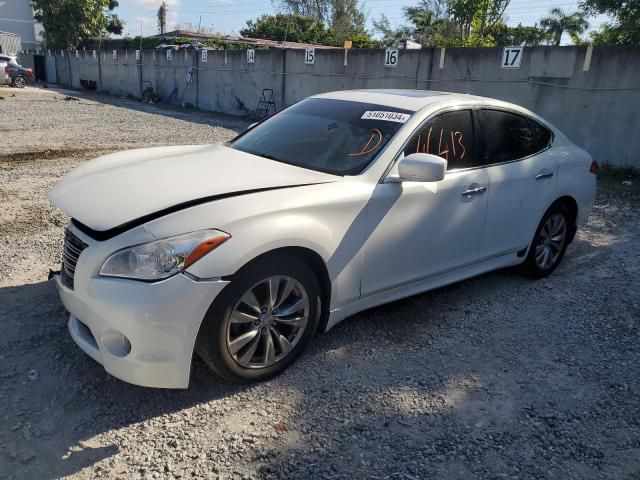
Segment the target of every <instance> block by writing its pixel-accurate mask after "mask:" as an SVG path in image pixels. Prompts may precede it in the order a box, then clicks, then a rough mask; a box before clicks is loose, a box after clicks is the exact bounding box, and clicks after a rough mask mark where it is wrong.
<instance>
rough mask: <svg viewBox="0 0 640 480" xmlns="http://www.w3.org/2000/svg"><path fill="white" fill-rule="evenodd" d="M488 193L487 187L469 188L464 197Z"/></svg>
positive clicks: (463, 193)
mask: <svg viewBox="0 0 640 480" xmlns="http://www.w3.org/2000/svg"><path fill="white" fill-rule="evenodd" d="M486 191H487V187H485V186H482V187H476V188H469V189H467V190H465V191H464V192H462V196H463V197H470V196H471V195H480V194H481V193H484V192H486Z"/></svg>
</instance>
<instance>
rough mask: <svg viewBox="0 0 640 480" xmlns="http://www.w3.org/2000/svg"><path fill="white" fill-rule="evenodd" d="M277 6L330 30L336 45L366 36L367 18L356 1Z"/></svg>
mask: <svg viewBox="0 0 640 480" xmlns="http://www.w3.org/2000/svg"><path fill="white" fill-rule="evenodd" d="M279 4H280V7H281V8H282V9H283V10H284V11H285V12H289V13H291V14H296V15H301V16H305V17H310V18H312V19H314V20H315V21H316V22H318V23H321V24H323V25H325V26H326V27H327V28H330V29H332V30H333V32H334V35H335V39H336V42H337V43H340V44H341V43H342V41H344V40H347V39H351V37H352V36H354V35H358V34H366V29H365V25H366V23H367V16H366V15H365V13H364V11H363V10H362V9H361V8H360V7H359V6H358V0H280V1H279Z"/></svg>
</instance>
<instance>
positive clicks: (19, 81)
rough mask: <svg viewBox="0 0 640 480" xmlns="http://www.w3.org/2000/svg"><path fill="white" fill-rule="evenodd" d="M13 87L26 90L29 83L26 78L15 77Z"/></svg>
mask: <svg viewBox="0 0 640 480" xmlns="http://www.w3.org/2000/svg"><path fill="white" fill-rule="evenodd" d="M13 86H14V87H16V88H24V87H26V86H27V81H26V80H25V79H24V77H15V78H14V79H13Z"/></svg>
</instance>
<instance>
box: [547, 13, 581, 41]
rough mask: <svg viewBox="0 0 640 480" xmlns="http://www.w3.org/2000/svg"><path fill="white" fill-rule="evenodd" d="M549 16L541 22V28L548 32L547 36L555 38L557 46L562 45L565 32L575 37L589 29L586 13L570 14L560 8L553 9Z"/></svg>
mask: <svg viewBox="0 0 640 480" xmlns="http://www.w3.org/2000/svg"><path fill="white" fill-rule="evenodd" d="M549 14H550V15H549V16H548V17H545V18H543V19H542V20H540V26H541V27H542V28H544V29H545V30H546V33H547V35H549V36H550V37H551V38H553V41H554V43H555V45H560V40H561V39H562V34H563V33H564V32H567V33H568V34H569V35H571V36H572V37H574V36H579V35H580V34H582V33H584V31H585V30H586V29H587V28H589V22H587V20H586V18H585V17H586V14H585V13H584V12H574V13H572V14H569V13H567V12H565V11H564V10H561V9H560V8H552V9H551V11H550V12H549Z"/></svg>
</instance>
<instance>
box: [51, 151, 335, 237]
mask: <svg viewBox="0 0 640 480" xmlns="http://www.w3.org/2000/svg"><path fill="white" fill-rule="evenodd" d="M338 178H339V177H336V176H334V175H329V174H326V173H321V172H316V171H313V170H307V169H305V168H300V167H295V166H292V165H287V164H284V163H280V162H276V161H274V160H269V159H266V158H263V157H259V156H256V155H251V154H249V153H245V152H241V151H239V150H234V149H232V148H228V147H225V146H222V145H190V146H178V147H155V148H144V149H138V150H129V151H126V152H119V153H113V154H110V155H105V156H103V157H100V158H97V159H95V160H92V161H90V162H88V163H87V164H85V165H83V166H81V167H79V168H77V169H75V170H74V171H72V172H71V173H70V174H68V175H67V176H66V177H64V178H63V179H62V180H61V181H60V182H59V183H57V184H56V185H55V186H54V187H53V188H52V189H51V190H50V191H49V193H48V194H47V197H48V198H49V200H50V201H51V203H53V204H54V205H55V206H56V207H58V208H59V209H61V210H62V211H64V212H65V213H67V214H68V215H69V216H71V217H72V218H74V219H75V220H77V221H78V222H80V223H82V224H83V225H85V226H86V227H89V228H90V229H92V230H95V231H97V232H104V231H107V230H112V229H114V228H117V227H122V226H125V225H126V224H130V223H131V222H134V221H137V220H140V219H144V218H145V217H153V216H158V214H160V215H161V214H162V213H163V212H164V211H166V213H169V211H175V209H177V208H187V207H189V206H192V205H195V204H197V203H202V202H207V201H214V200H216V199H220V198H224V197H225V196H230V195H239V194H243V193H255V192H257V191H262V190H272V189H276V188H285V187H293V186H299V185H309V184H316V183H326V182H332V181H335V180H337V179H338Z"/></svg>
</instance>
